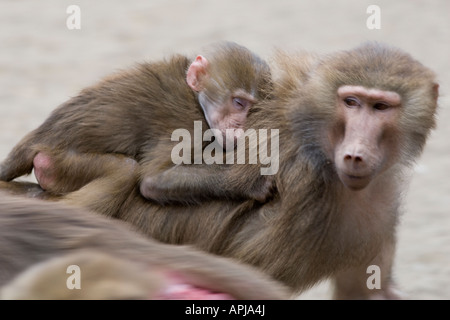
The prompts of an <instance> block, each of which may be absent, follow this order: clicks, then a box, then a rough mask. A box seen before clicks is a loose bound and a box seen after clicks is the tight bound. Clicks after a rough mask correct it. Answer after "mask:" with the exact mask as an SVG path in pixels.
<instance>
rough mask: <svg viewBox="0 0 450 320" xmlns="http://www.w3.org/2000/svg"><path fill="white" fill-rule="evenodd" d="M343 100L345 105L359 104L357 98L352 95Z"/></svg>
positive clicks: (353, 105)
mask: <svg viewBox="0 0 450 320" xmlns="http://www.w3.org/2000/svg"><path fill="white" fill-rule="evenodd" d="M344 102H345V104H346V106H347V107H359V106H360V103H359V101H358V99H356V98H354V97H347V98H345V99H344Z"/></svg>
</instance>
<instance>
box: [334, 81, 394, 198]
mask: <svg viewBox="0 0 450 320" xmlns="http://www.w3.org/2000/svg"><path fill="white" fill-rule="evenodd" d="M336 107H337V121H336V123H335V124H334V125H333V127H332V128H331V130H330V132H329V135H328V140H329V142H330V146H331V148H330V152H331V153H332V154H331V155H330V157H331V158H332V159H334V163H335V166H336V171H337V174H338V176H339V178H340V180H341V181H342V183H343V184H344V185H345V186H346V187H348V188H350V189H352V190H361V189H364V188H365V187H366V186H367V185H369V183H370V182H371V181H372V179H373V178H374V177H376V176H377V175H378V174H379V173H380V172H382V171H384V170H385V169H386V168H388V167H389V166H390V165H391V164H392V162H393V160H394V159H395V157H396V155H397V154H398V151H399V145H398V144H399V142H398V139H397V138H396V137H397V136H398V129H397V128H398V120H399V117H400V112H401V97H400V95H399V94H397V93H396V92H392V91H383V90H378V89H368V88H365V87H362V86H348V85H346V86H341V87H340V88H339V89H338V91H337V106H336Z"/></svg>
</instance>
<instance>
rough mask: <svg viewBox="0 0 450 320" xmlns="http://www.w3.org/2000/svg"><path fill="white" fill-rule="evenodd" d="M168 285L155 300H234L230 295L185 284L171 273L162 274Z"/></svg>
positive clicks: (181, 278) (180, 278)
mask: <svg viewBox="0 0 450 320" xmlns="http://www.w3.org/2000/svg"><path fill="white" fill-rule="evenodd" d="M164 276H165V277H166V280H167V283H168V285H167V286H166V288H165V289H164V290H163V291H162V292H161V293H160V294H159V295H157V296H156V297H155V298H154V299H156V300H235V299H234V298H233V297H232V296H231V295H229V294H227V293H221V292H213V291H210V290H208V289H203V288H199V287H196V286H194V285H191V284H189V283H186V282H185V281H183V277H181V276H178V275H176V274H173V273H164Z"/></svg>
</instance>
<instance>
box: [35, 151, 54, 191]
mask: <svg viewBox="0 0 450 320" xmlns="http://www.w3.org/2000/svg"><path fill="white" fill-rule="evenodd" d="M33 167H34V175H35V177H36V180H37V181H38V183H39V185H40V186H41V188H42V189H44V190H48V189H51V187H52V186H53V183H54V181H55V180H56V177H55V174H54V172H53V162H52V160H51V158H50V157H49V156H47V155H45V154H44V153H42V152H39V153H38V154H37V155H36V156H35V157H34V159H33Z"/></svg>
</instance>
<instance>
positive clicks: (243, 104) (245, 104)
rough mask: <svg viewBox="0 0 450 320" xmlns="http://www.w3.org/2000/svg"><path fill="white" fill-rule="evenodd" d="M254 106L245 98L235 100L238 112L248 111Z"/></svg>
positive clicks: (234, 104) (234, 103)
mask: <svg viewBox="0 0 450 320" xmlns="http://www.w3.org/2000/svg"><path fill="white" fill-rule="evenodd" d="M251 105H252V103H251V102H250V101H249V100H247V99H244V98H237V97H236V98H233V106H234V107H235V108H236V109H237V110H246V109H248V108H250V107H251Z"/></svg>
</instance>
